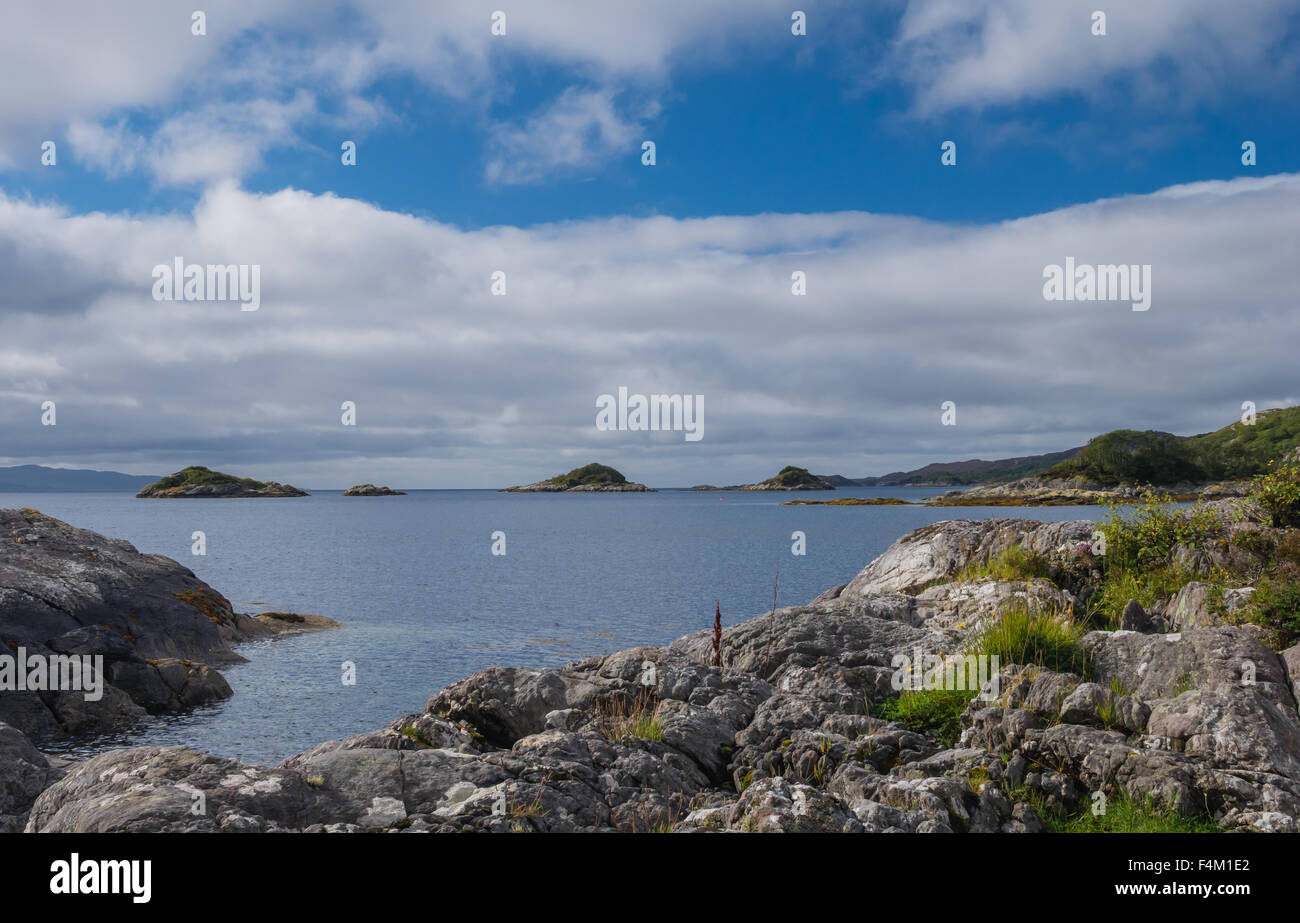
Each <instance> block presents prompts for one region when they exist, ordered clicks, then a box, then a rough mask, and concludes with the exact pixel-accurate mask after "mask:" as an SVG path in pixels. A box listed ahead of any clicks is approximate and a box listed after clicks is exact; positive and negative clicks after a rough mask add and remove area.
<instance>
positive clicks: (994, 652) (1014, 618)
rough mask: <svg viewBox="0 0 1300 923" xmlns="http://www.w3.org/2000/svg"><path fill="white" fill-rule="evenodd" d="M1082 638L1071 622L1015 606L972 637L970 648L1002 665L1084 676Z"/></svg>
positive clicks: (1085, 652) (1085, 670)
mask: <svg viewBox="0 0 1300 923" xmlns="http://www.w3.org/2000/svg"><path fill="white" fill-rule="evenodd" d="M1082 637H1083V632H1082V631H1080V629H1079V628H1077V627H1076V626H1075V625H1074V624H1073V623H1072V622H1070V621H1067V620H1066V619H1064V618H1059V617H1057V616H1056V615H1054V614H1052V613H1047V612H1036V611H1031V610H1030V609H1029V607H1028V606H1027V605H1025V604H1024V603H1016V604H1014V605H1012V606H1010V607H1008V608H1007V609H1006V610H1004V611H1003V612H1002V613H1001V614H1000V615H999V616H998V620H997V621H996V622H994V623H993V624H991V625H989V626H988V627H987V628H985V629H984V630H983V631H981V632H980V633H979V635H977V636H976V637H975V639H974V641H973V642H972V644H971V649H972V651H973V652H974V653H975V654H978V655H983V656H987V657H994V656H996V657H997V658H998V662H999V663H1000V664H1001V665H1002V666H1007V665H1008V664H1013V663H1018V664H1023V665H1025V666H1039V667H1042V668H1044V669H1046V670H1052V671H1054V672H1056V673H1077V674H1079V675H1080V676H1087V674H1088V654H1087V651H1085V650H1084V649H1083V646H1082V645H1081V644H1080V643H1079V642H1080V639H1081V638H1082Z"/></svg>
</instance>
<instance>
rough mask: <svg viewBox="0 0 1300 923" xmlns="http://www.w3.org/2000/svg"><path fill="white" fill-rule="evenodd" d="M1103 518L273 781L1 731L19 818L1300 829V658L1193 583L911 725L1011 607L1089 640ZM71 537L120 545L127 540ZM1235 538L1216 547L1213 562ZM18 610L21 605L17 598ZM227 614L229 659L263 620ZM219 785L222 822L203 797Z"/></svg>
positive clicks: (627, 826)
mask: <svg viewBox="0 0 1300 923" xmlns="http://www.w3.org/2000/svg"><path fill="white" fill-rule="evenodd" d="M1218 512H1219V513H1222V514H1223V517H1224V518H1223V522H1224V523H1225V525H1224V529H1225V530H1227V532H1226V534H1227V535H1228V536H1229V540H1228V541H1227V543H1226V544H1227V545H1228V546H1232V545H1233V542H1234V541H1235V539H1236V538H1239V537H1240V536H1241V535H1244V534H1246V533H1251V534H1253V535H1254V536H1256V537H1257V539H1255V540H1252V541H1253V542H1254V544H1255V545H1257V544H1258V543H1259V541H1263V540H1269V541H1272V540H1274V539H1278V538H1279V537H1282V538H1285V537H1286V536H1283V535H1282V532H1284V531H1286V530H1278V529H1275V528H1274V527H1272V526H1270V525H1268V524H1267V523H1266V522H1265V521H1264V520H1263V518H1262V517H1261V516H1260V515H1259V513H1258V511H1257V510H1254V509H1252V508H1250V507H1249V506H1242V505H1235V506H1234V505H1230V504H1229V503H1228V502H1226V501H1221V502H1220V507H1219V509H1218ZM0 521H3V522H5V523H6V524H7V528H8V529H9V530H10V535H15V534H16V535H19V536H20V537H23V536H25V535H27V534H34V535H35V536H39V535H40V534H41V532H42V530H45V532H46V534H49V532H48V530H52V529H62V530H67V529H71V527H68V526H64V525H62V524H58V525H57V526H55V525H51V524H50V523H51V522H52V521H48V522H47V521H44V520H43V519H42V518H40V517H39V514H34V513H33V512H32V511H26V512H19V511H6V512H5V518H4V519H3V520H0ZM1096 529H1097V523H1095V522H1093V521H1091V520H1078V521H1073V522H1058V523H1045V522H1037V521H1032V520H1021V519H988V520H982V521H968V520H951V521H947V522H941V523H937V524H934V525H931V526H926V527H923V528H921V529H918V530H915V531H913V532H911V533H909V534H908V535H906V536H903V537H902V538H900V539H899V540H898V541H896V542H895V543H894V544H893V545H892V546H891V547H890V548H889V549H888V550H886V551H885V553H884V554H882V555H880V556H879V557H878V558H876V559H875V560H873V561H872V562H870V563H869V564H868V565H867V566H866V567H865V568H864V569H863V570H862V571H861V572H860V573H859V574H858V575H857V576H856V577H854V578H853V579H852V580H851V581H849V582H848V583H847V584H845V585H843V586H839V587H835V588H833V589H831V590H828V591H827V592H825V593H823V594H821V595H820V596H819V597H817V599H815V600H813V601H812V602H811V603H809V604H808V605H802V606H790V607H783V608H779V609H776V610H775V611H773V612H770V613H764V614H762V615H759V616H757V617H755V618H752V619H750V620H748V621H746V622H742V623H740V624H738V625H734V626H731V627H729V628H725V629H723V630H722V634H721V643H720V649H719V654H720V660H721V665H720V666H713V665H712V663H713V659H712V658H713V652H712V631H711V630H709V629H702V630H701V631H698V632H695V633H693V634H690V635H687V636H685V637H682V638H679V639H678V640H676V641H674V642H673V643H671V644H669V645H667V646H664V647H645V648H634V649H631V650H625V651H620V652H617V653H615V654H611V655H608V656H602V657H593V658H590V659H587V660H583V661H579V662H575V663H571V664H568V665H566V666H564V667H561V668H556V669H519V668H510V667H497V668H491V669H486V670H481V671H479V672H478V673H475V674H473V675H472V676H470V677H468V678H466V679H464V680H461V681H460V682H457V683H454V684H452V685H451V686H448V687H447V688H445V689H443V690H442V691H440V692H438V693H436V694H435V695H433V696H432V697H431V698H430V699H429V701H428V703H427V705H426V706H425V708H424V710H423V711H421V712H420V713H418V714H411V715H406V716H403V717H400V718H397V719H396V720H394V721H392V722H390V723H389V724H388V725H386V726H384V727H383V728H380V729H378V730H375V731H372V732H369V733H364V734H359V735H357V736H354V737H351V738H347V739H344V740H335V741H329V742H326V743H322V744H319V745H317V746H315V747H312V748H311V749H309V750H307V751H305V752H303V753H300V754H298V755H296V756H293V757H291V758H289V759H287V760H285V761H284V762H283V763H281V764H280V765H278V766H276V767H260V766H254V765H249V764H246V763H242V762H240V761H237V760H232V759H225V758H220V757H215V756H210V755H207V754H202V753H198V752H196V751H193V750H191V749H189V748H187V747H138V748H130V749H123V750H113V751H109V752H106V753H103V754H100V755H98V756H96V757H94V758H93V759H90V760H87V761H85V762H83V763H80V764H76V765H73V766H71V767H67V768H60V767H58V766H56V765H54V764H52V763H51V762H50V761H49V760H47V759H46V758H45V757H44V756H43V755H42V754H40V753H39V751H37V750H36V749H35V748H34V747H33V746H32V745H31V744H30V743H29V742H28V741H27V739H26V738H25V737H24V736H23V734H22V733H20V731H19V729H18V728H16V727H11V726H8V725H0V750H3V758H0V766H3V767H4V768H3V770H0V771H2V772H3V777H2V778H0V815H2V816H3V818H4V820H3V823H4V824H6V825H7V826H8V829H16V828H17V827H19V826H21V827H23V828H25V829H26V830H28V831H31V832H59V831H276V830H284V831H328V832H342V831H399V830H400V831H407V832H421V831H464V830H480V831H512V830H514V831H566V830H567V831H597V830H620V831H652V830H673V831H678V832H691V831H787V832H793V831H842V832H859V831H866V832H877V831H914V832H992V831H1003V832H1034V831H1039V830H1043V829H1045V828H1046V829H1052V824H1053V823H1057V822H1058V821H1056V820H1054V819H1055V818H1059V817H1071V816H1076V815H1078V814H1080V812H1082V813H1083V814H1086V812H1087V810H1088V807H1089V806H1090V805H1091V804H1093V803H1094V802H1095V798H1096V794H1097V793H1102V795H1104V796H1105V797H1108V798H1110V799H1112V801H1113V802H1115V803H1117V804H1118V803H1134V804H1137V803H1152V804H1158V805H1159V806H1161V809H1162V810H1165V811H1168V812H1172V816H1176V817H1178V818H1183V819H1186V822H1187V823H1195V824H1202V825H1205V826H1206V827H1208V828H1209V829H1220V830H1257V831H1288V832H1291V831H1295V830H1296V824H1297V818H1300V712H1298V711H1297V698H1296V696H1297V692H1300V645H1297V646H1293V647H1291V648H1288V649H1286V650H1282V651H1281V652H1277V651H1274V650H1271V649H1270V648H1269V646H1268V645H1267V643H1266V641H1268V640H1269V639H1268V634H1267V632H1265V631H1264V630H1263V629H1262V628H1261V627H1260V626H1258V625H1255V624H1250V623H1245V622H1241V621H1240V620H1236V619H1234V618H1233V615H1232V612H1233V605H1232V604H1229V605H1227V606H1220V605H1216V604H1215V602H1214V600H1213V599H1212V598H1211V595H1212V594H1209V593H1207V592H1205V591H1204V587H1203V586H1202V587H1201V588H1200V589H1199V590H1198V585H1195V584H1194V583H1192V582H1189V583H1188V584H1187V585H1186V586H1184V587H1183V588H1182V589H1180V590H1179V591H1178V593H1177V594H1176V595H1175V596H1174V597H1172V598H1166V599H1162V600H1159V601H1157V602H1156V603H1153V604H1149V605H1148V606H1147V607H1143V606H1142V605H1140V604H1138V603H1137V602H1136V601H1131V602H1130V605H1129V606H1126V607H1125V609H1124V623H1125V624H1124V627H1123V628H1121V629H1119V630H1114V629H1106V630H1096V629H1094V630H1090V631H1087V632H1086V633H1082V630H1080V632H1081V633H1080V635H1079V642H1078V648H1079V652H1080V656H1081V659H1080V661H1079V663H1080V664H1081V665H1084V666H1080V667H1079V669H1064V668H1060V669H1057V668H1051V667H1047V666H1043V665H1038V664H1033V663H1031V664H1024V663H1015V662H1008V661H1007V660H1004V661H1003V662H1002V664H1001V667H1000V671H999V672H998V673H997V674H996V678H997V688H998V691H997V695H996V697H992V698H990V699H989V700H987V701H981V700H980V699H978V698H969V699H968V700H964V701H963V702H962V703H961V706H960V707H959V708H958V709H957V710H956V711H954V713H953V715H954V720H955V721H956V722H957V725H956V727H955V729H954V733H953V735H951V736H945V735H944V734H943V733H939V732H936V731H933V730H931V729H925V728H920V729H918V728H917V727H915V726H913V725H912V724H911V723H909V720H898V715H897V714H893V713H890V709H891V708H892V707H895V705H894V704H893V703H895V702H896V697H897V696H898V692H897V688H896V675H897V672H898V670H897V663H898V661H897V659H896V658H898V657H900V656H901V657H902V658H903V659H904V661H905V662H910V660H911V658H914V657H918V656H930V657H944V656H949V657H951V656H952V655H956V654H959V653H961V652H962V651H963V650H966V649H967V645H969V643H970V642H971V640H972V639H973V638H977V637H979V636H980V633H981V632H983V631H985V630H986V629H988V627H989V626H990V625H992V624H997V623H998V620H999V619H1002V618H1004V617H1005V616H1004V615H1002V613H1005V612H1006V611H1007V610H1008V607H1012V608H1015V607H1020V608H1021V609H1024V610H1025V611H1032V612H1036V613H1040V614H1045V617H1046V618H1047V619H1048V620H1049V621H1051V622H1052V624H1057V625H1059V626H1065V627H1068V626H1070V624H1071V623H1072V621H1073V620H1074V618H1075V615H1074V613H1077V612H1079V611H1081V610H1082V608H1083V607H1084V606H1085V605H1086V604H1087V601H1088V599H1089V594H1090V593H1093V592H1094V591H1095V587H1096V583H1097V580H1098V579H1099V573H1100V572H1099V569H1098V568H1099V567H1100V566H1101V563H1100V562H1099V560H1098V558H1097V557H1096V556H1094V555H1093V553H1092V551H1091V546H1090V543H1091V542H1093V541H1095V532H1096ZM15 530H16V531H15ZM33 530H34V531H33ZM74 531H75V532H77V533H78V536H77V537H78V539H79V541H80V542H82V543H85V544H86V547H87V548H90V549H97V552H96V553H97V554H107V553H108V552H110V551H112V552H114V553H118V554H120V553H122V550H121V549H120V548H116V547H114V546H113V540H111V539H104V538H103V537H102V536H94V534H93V533H88V534H87V533H82V532H81V530H74ZM89 536H94V537H93V538H91V537H89ZM104 543H109V545H108V546H105V544H104ZM22 544H26V539H25V538H24V542H23V543H22ZM45 544H46V546H47V547H46V549H45V550H46V551H47V553H48V552H49V551H50V549H48V544H49V543H48V542H47V543H45ZM1221 544H1222V543H1219V542H1217V541H1216V543H1212V544H1209V543H1207V546H1206V548H1205V549H1203V550H1202V551H1201V552H1198V553H1203V554H1205V555H1207V556H1209V558H1207V560H1206V561H1205V562H1204V565H1205V567H1206V568H1209V569H1213V568H1214V567H1216V566H1219V563H1216V561H1215V560H1212V558H1213V555H1215V554H1218V553H1220V551H1219V550H1216V549H1220V545H1221ZM1244 544H1251V543H1250V542H1246V543H1244ZM37 545H39V543H34V544H33V545H32V546H31V548H30V549H28V550H24V551H23V552H20V553H23V554H26V553H28V551H29V550H30V551H32V552H34V550H35V548H36V547H37ZM116 545H117V546H121V545H125V543H116ZM127 547H128V548H129V546H127ZM132 551H133V549H132ZM12 553H13V552H12V551H8V550H7V551H6V557H5V558H4V561H5V564H6V565H8V563H9V556H10V555H12ZM76 555H77V556H79V557H83V558H84V557H92V558H93V557H94V556H95V554H91V555H87V554H86V552H85V550H83V551H80V552H77V553H76ZM1008 555H1020V556H1032V557H1033V558H1034V560H1038V561H1042V562H1047V563H1046V564H1045V565H1044V566H1045V567H1046V571H1045V574H1046V575H1045V576H1043V577H1038V578H1028V579H1005V578H1001V577H998V576H990V575H981V573H980V569H981V568H995V567H997V566H999V562H1004V561H1005V560H1007V559H1008ZM142 557H148V558H151V559H154V566H155V567H157V568H160V573H159V577H158V579H160V580H161V581H163V585H164V586H165V587H167V588H169V589H170V587H171V586H172V584H173V582H174V581H177V580H179V581H181V582H182V583H183V584H184V585H185V586H186V587H187V588H194V589H197V587H198V584H199V582H198V581H197V580H196V579H195V578H193V576H192V575H189V574H188V572H186V571H184V569H183V568H180V566H179V565H176V564H175V563H174V562H167V559H161V558H157V557H156V556H142ZM164 562H166V564H164ZM49 563H53V559H51V561H50V562H47V564H49ZM1220 563H1221V562H1220ZM167 565H171V566H170V567H168V566H167ZM77 566H78V565H77V564H75V563H74V562H72V561H70V560H67V559H62V561H61V564H60V567H61V568H71V569H72V571H71V573H70V574H69V575H68V576H57V574H62V573H63V571H62V570H61V569H60V567H50V566H46V567H45V571H46V573H49V574H50V577H49V578H48V583H47V584H46V585H45V586H44V589H45V590H46V591H48V592H50V593H57V592H58V591H59V589H60V587H64V586H66V585H68V584H72V583H75V580H76V574H77V572H76V567H77ZM0 573H6V574H7V573H9V571H7V570H6V571H0ZM11 582H12V581H0V586H7V585H8V584H9V583H11ZM1250 590H1251V588H1250V587H1243V588H1240V590H1238V591H1235V593H1236V595H1235V597H1234V598H1235V599H1236V600H1238V601H1240V600H1242V599H1249V596H1250ZM3 592H6V593H8V592H10V591H8V590H6V591H3ZM141 592H143V593H144V598H143V600H141V602H147V601H148V600H150V599H154V600H156V599H158V598H160V597H161V596H163V595H167V594H159V593H155V592H152V591H150V590H149V589H148V588H147V587H142V586H140V585H139V584H138V583H137V584H136V585H135V586H133V587H132V593H133V594H139V593H141ZM171 595H172V596H173V598H175V594H171ZM34 599H35V596H33V597H31V598H29V599H28V600H27V601H25V602H22V603H21V604H19V605H20V608H21V607H22V606H29V605H38V606H39V605H41V604H40V603H35V602H32V600H34ZM0 601H2V602H0V611H4V612H6V613H12V612H13V611H14V609H15V605H16V604H15V601H14V598H13V596H12V595H7V596H0ZM121 605H126V603H125V602H123V603H122V604H121ZM131 605H133V606H134V605H137V603H136V602H134V601H133V602H132V603H131ZM108 608H112V607H111V606H109V607H108ZM190 608H191V610H192V609H193V607H192V606H191V607H190ZM137 611H147V610H138V608H137ZM101 614H102V615H103V616H104V617H111V616H110V614H109V612H108V611H107V610H106V611H104V612H103V613H97V617H98V616H99V615H101ZM215 614H216V615H218V616H219V618H217V619H213V620H211V621H209V623H208V624H209V628H208V629H207V634H206V636H205V637H206V640H207V643H208V646H207V647H205V648H203V650H204V651H205V652H210V651H212V650H217V651H222V650H227V648H226V647H223V643H227V642H228V639H230V638H233V637H234V636H235V634H236V632H241V631H242V632H247V631H249V630H251V625H255V624H256V623H255V622H253V621H252V620H251V619H250V620H247V621H245V620H243V619H240V618H235V617H234V616H233V614H227V613H226V610H225V609H220V610H218V611H217V612H216V613H215ZM167 637H172V638H174V639H177V640H173V642H172V643H173V644H179V643H180V640H178V638H179V637H180V633H178V632H176V631H172V632H171V633H170V635H167ZM199 640H201V639H196V640H194V641H193V642H192V643H195V644H198V643H199ZM218 641H220V642H222V643H218ZM65 646H66V645H65ZM127 662H133V661H127ZM919 694H920V693H918V695H919ZM10 723H12V722H10ZM196 792H200V793H202V795H203V798H204V801H205V804H206V810H205V812H204V813H203V814H198V815H196V814H194V813H192V812H191V810H190V807H191V804H192V803H193V799H194V793H196Z"/></svg>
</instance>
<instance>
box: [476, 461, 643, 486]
mask: <svg viewBox="0 0 1300 923" xmlns="http://www.w3.org/2000/svg"><path fill="white" fill-rule="evenodd" d="M501 492H502V493H654V491H653V490H651V489H650V488H649V487H646V486H645V485H644V484H634V483H632V482H631V481H629V480H628V479H627V478H625V477H624V476H623V474H622V472H620V471H616V470H615V469H613V468H611V467H609V466H608V465H600V464H597V463H595V462H592V463H591V464H590V465H583V466H582V467H581V468H574V469H573V470H572V471H570V472H569V473H568V474H559V475H556V476H555V477H553V478H550V479H548V480H545V481H538V482H537V483H536V484H524V485H521V486H518V487H505V488H502V491H501Z"/></svg>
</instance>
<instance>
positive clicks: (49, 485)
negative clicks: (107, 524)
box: [0, 465, 158, 493]
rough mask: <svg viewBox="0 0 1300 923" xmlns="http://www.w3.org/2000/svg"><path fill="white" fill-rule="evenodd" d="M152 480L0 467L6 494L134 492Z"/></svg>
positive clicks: (148, 477) (81, 470)
mask: <svg viewBox="0 0 1300 923" xmlns="http://www.w3.org/2000/svg"><path fill="white" fill-rule="evenodd" d="M156 480H158V476H157V475H142V474H120V473H119V472H117V471H92V470H90V469H88V468H47V467H45V466H44V465H17V466H15V467H12V468H0V491H4V492H8V493H48V492H52V491H69V492H79V491H100V490H104V491H119V490H120V491H123V492H125V491H130V492H131V493H135V492H136V491H137V490H139V489H140V488H142V487H144V486H145V485H146V484H151V483H153V482H154V481H156Z"/></svg>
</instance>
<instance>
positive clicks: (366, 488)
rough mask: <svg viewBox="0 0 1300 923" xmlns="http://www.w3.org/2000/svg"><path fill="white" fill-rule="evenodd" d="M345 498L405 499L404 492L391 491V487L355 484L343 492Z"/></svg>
mask: <svg viewBox="0 0 1300 923" xmlns="http://www.w3.org/2000/svg"><path fill="white" fill-rule="evenodd" d="M343 496H345V497H405V496H406V491H404V490H393V488H391V487H376V486H375V485H374V484H356V485H354V486H352V487H349V488H348V489H347V490H345V491H343Z"/></svg>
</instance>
